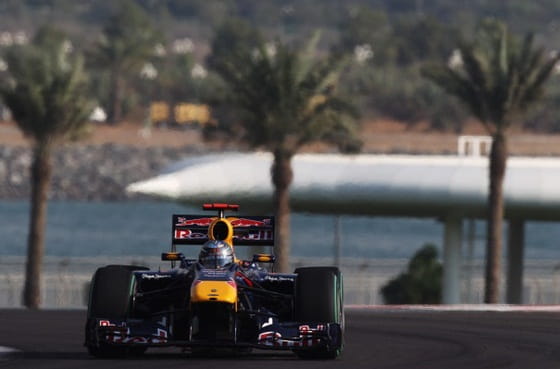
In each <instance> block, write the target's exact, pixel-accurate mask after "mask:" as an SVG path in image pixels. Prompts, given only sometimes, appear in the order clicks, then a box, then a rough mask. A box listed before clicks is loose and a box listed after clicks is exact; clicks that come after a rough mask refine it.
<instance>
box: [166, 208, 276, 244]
mask: <svg viewBox="0 0 560 369" xmlns="http://www.w3.org/2000/svg"><path fill="white" fill-rule="evenodd" d="M217 219H223V220H224V221H226V222H228V223H229V224H231V226H232V228H233V238H232V240H233V245H234V246H274V217H273V216H238V217H237V216H231V217H225V218H219V217H216V216H214V217H211V216H210V217H209V216H208V215H192V214H188V215H183V214H174V215H173V226H172V235H171V239H172V242H171V243H172V246H175V245H202V244H203V243H204V242H206V241H208V239H209V238H208V232H209V228H210V226H211V225H212V224H213V222H214V221H216V220H217Z"/></svg>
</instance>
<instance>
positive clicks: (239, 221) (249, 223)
mask: <svg viewBox="0 0 560 369" xmlns="http://www.w3.org/2000/svg"><path fill="white" fill-rule="evenodd" d="M228 220H229V221H230V223H231V225H232V226H233V227H264V226H267V225H269V224H270V219H264V220H262V221H261V220H253V219H247V218H230V219H228Z"/></svg>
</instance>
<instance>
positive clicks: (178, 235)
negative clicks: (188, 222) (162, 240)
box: [173, 229, 208, 240]
mask: <svg viewBox="0 0 560 369" xmlns="http://www.w3.org/2000/svg"><path fill="white" fill-rule="evenodd" d="M173 237H174V238H175V239H176V240H200V239H204V238H207V237H208V236H207V235H206V234H205V233H195V232H193V231H191V230H190V229H176V230H175V231H174V232H173Z"/></svg>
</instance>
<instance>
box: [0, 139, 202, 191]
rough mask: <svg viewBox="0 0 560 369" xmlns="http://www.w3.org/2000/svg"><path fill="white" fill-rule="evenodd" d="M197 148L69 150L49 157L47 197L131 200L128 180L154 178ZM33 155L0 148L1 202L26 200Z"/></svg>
mask: <svg viewBox="0 0 560 369" xmlns="http://www.w3.org/2000/svg"><path fill="white" fill-rule="evenodd" d="M202 151H203V150H201V148H198V147H197V148H190V147H183V148H166V147H153V148H146V149H141V148H137V147H131V146H125V145H116V144H104V145H100V146H94V145H90V146H69V147H64V148H61V149H58V150H57V151H55V152H54V153H53V157H52V164H53V173H52V178H51V187H50V191H49V198H50V199H53V200H83V201H115V200H125V199H128V198H130V197H129V196H128V195H127V194H126V193H125V188H126V186H127V185H129V184H130V183H132V182H136V181H139V180H142V179H146V178H149V177H152V176H155V175H157V174H158V173H159V172H160V171H161V170H162V169H163V168H164V167H165V166H167V165H169V164H170V163H172V162H174V161H177V160H180V159H181V158H184V157H186V156H189V155H192V153H195V152H196V153H200V152H202ZM31 161H32V152H31V150H30V149H28V148H23V147H0V199H1V200H8V199H9V200H27V199H28V198H29V193H30V183H29V168H30V165H31Z"/></svg>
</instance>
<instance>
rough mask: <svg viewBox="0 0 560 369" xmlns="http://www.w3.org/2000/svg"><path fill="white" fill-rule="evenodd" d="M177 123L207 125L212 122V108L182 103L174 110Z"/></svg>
mask: <svg viewBox="0 0 560 369" xmlns="http://www.w3.org/2000/svg"><path fill="white" fill-rule="evenodd" d="M174 116H175V123H177V124H181V125H182V124H188V123H198V124H200V125H205V124H207V123H208V122H210V108H209V107H208V105H205V104H190V103H180V104H177V105H175V108H174Z"/></svg>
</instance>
